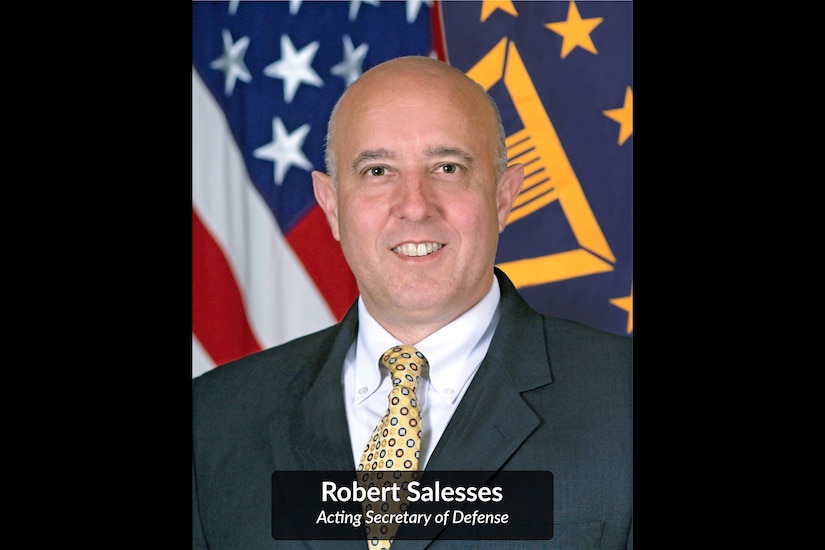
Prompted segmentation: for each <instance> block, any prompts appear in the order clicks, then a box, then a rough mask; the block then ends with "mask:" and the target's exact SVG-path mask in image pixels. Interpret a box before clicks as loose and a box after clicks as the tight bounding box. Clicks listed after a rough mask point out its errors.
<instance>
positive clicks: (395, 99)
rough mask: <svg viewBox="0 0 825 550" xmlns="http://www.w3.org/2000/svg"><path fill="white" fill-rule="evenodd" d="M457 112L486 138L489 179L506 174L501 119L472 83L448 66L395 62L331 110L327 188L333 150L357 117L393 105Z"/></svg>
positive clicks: (334, 170) (373, 72)
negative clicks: (439, 107) (490, 166)
mask: <svg viewBox="0 0 825 550" xmlns="http://www.w3.org/2000/svg"><path fill="white" fill-rule="evenodd" d="M444 102H447V103H449V104H450V105H451V108H452V109H454V110H455V111H463V112H464V114H465V117H466V119H467V120H472V121H473V123H474V124H477V125H478V131H479V132H480V133H481V134H482V135H485V136H489V138H488V139H489V140H490V147H492V148H493V149H492V150H493V153H492V157H493V158H494V159H495V167H494V170H495V174H496V179H498V178H499V177H500V176H501V175H502V174H503V173H504V171H505V169H506V168H507V148H506V145H505V143H504V137H505V136H504V128H503V126H502V123H501V115H500V114H499V111H498V107H497V106H496V104H495V102H494V101H493V99H492V98H491V97H490V95H489V94H488V93H487V91H486V90H484V88H482V87H481V86H480V85H479V84H478V83H477V82H475V81H474V80H472V79H471V78H469V77H468V76H467V75H466V74H464V73H463V72H461V71H460V70H458V69H456V68H455V67H452V66H451V65H449V64H447V63H444V62H442V61H439V60H437V59H433V58H430V57H424V56H407V57H398V58H394V59H390V60H389V61H385V62H384V63H381V64H379V65H376V66H375V67H373V68H372V69H370V70H368V71H367V72H365V73H364V74H363V75H361V77H360V78H358V80H356V81H355V82H354V83H353V84H352V85H351V86H350V87H349V88H348V89H347V90H346V91H345V92H344V94H343V95H342V96H341V98H340V99H339V100H338V103H336V105H335V108H334V109H333V110H332V115H331V116H330V120H329V125H328V127H327V140H326V149H325V155H324V160H325V162H326V166H327V172H328V173H329V175H330V176H331V177H332V180H333V182H335V181H336V180H337V174H338V171H339V170H341V169H346V167H339V166H338V161H339V158H338V155H337V144H338V142H339V140H343V139H346V132H347V128H348V127H350V125H351V124H352V123H354V122H355V121H357V120H358V116H359V112H361V111H363V110H365V109H370V110H380V109H386V110H387V113H388V115H390V114H391V112H392V109H393V108H395V107H397V106H399V105H409V104H415V105H421V106H427V105H428V104H443V103H444Z"/></svg>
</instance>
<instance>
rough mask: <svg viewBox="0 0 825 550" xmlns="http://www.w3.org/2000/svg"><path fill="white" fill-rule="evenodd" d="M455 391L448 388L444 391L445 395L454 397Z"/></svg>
mask: <svg viewBox="0 0 825 550" xmlns="http://www.w3.org/2000/svg"><path fill="white" fill-rule="evenodd" d="M454 393H455V390H454V389H453V388H447V389H445V390H444V395H453V394H454Z"/></svg>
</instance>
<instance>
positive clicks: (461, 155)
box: [427, 147, 475, 166]
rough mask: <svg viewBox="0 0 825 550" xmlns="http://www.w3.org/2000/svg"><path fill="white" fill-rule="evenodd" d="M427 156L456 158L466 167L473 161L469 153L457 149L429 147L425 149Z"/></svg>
mask: <svg viewBox="0 0 825 550" xmlns="http://www.w3.org/2000/svg"><path fill="white" fill-rule="evenodd" d="M427 156H428V157H450V158H457V159H459V160H461V161H462V162H463V163H464V164H466V165H468V166H470V165H472V164H473V162H474V161H475V159H474V158H473V156H472V155H470V153H468V152H467V151H465V150H463V149H459V148H457V147H429V148H427Z"/></svg>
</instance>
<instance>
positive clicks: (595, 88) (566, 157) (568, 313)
mask: <svg viewBox="0 0 825 550" xmlns="http://www.w3.org/2000/svg"><path fill="white" fill-rule="evenodd" d="M439 7H440V10H441V20H442V22H443V32H444V40H445V44H446V57H447V61H448V62H449V63H450V64H451V65H453V66H455V67H457V68H459V69H461V70H463V71H465V72H466V73H468V74H469V75H470V76H471V77H472V78H473V79H475V80H476V81H477V82H479V83H480V84H481V85H482V86H484V87H485V88H486V89H488V91H489V92H490V94H491V95H492V96H493V97H494V99H495V100H496V102H497V103H498V105H499V108H500V110H501V114H502V119H503V123H504V127H505V131H506V134H507V147H508V153H509V159H510V162H511V163H516V162H518V163H522V164H523V165H524V167H525V170H524V171H525V183H524V187H523V189H522V192H521V193H520V195H519V197H518V199H517V200H516V204H515V207H514V209H513V212H512V214H511V216H510V219H509V220H508V225H507V227H506V229H505V230H504V233H503V234H502V236H501V241H500V245H499V250H498V255H497V258H496V260H497V264H498V266H499V267H500V268H502V269H503V270H504V271H505V272H506V273H507V274H508V275H509V276H510V277H511V278H512V279H513V282H514V283H515V284H516V286H517V287H519V288H520V290H521V292H522V295H524V297H525V298H526V299H527V301H528V302H530V304H531V305H532V306H533V307H534V308H536V309H538V310H539V311H541V312H543V313H546V314H549V315H553V316H557V317H565V318H569V319H574V320H577V321H580V322H582V323H585V324H588V325H590V326H593V327H597V328H601V329H603V330H607V331H610V332H614V333H616V334H632V332H633V307H632V296H633V138H632V135H633V50H632V45H633V40H632V38H633V3H632V2H622V1H611V2H590V1H588V2H578V3H576V2H545V1H541V2H510V1H509V0H496V1H492V0H487V1H480V2H450V1H447V2H440V3H439Z"/></svg>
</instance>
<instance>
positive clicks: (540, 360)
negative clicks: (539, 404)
mask: <svg viewBox="0 0 825 550" xmlns="http://www.w3.org/2000/svg"><path fill="white" fill-rule="evenodd" d="M497 272H498V270H497ZM498 273H499V274H500V275H499V282H500V286H501V295H502V315H501V319H500V321H499V324H498V327H497V328H496V333H495V335H494V336H493V340H492V342H491V343H490V349H489V350H488V352H487V355H486V357H485V358H484V360H483V361H482V363H481V366H480V367H479V369H478V372H477V373H476V375H475V377H474V378H473V381H472V383H471V384H470V387H469V388H468V389H467V393H466V394H465V395H464V397H463V398H462V400H461V403H460V404H459V406H458V408H457V409H456V412H455V414H454V415H453V418H452V419H451V420H450V423H449V424H448V425H447V429H446V430H445V432H444V435H443V436H442V437H441V440H440V441H439V443H438V446H437V447H436V449H435V450H434V451H433V455H432V457H431V459H430V461H429V463H428V464H427V469H428V470H476V471H491V472H492V471H496V470H498V469H499V468H501V467H502V466H503V465H504V463H505V462H506V461H507V459H509V458H510V456H511V455H512V454H513V453H514V452H515V451H516V449H518V447H519V446H520V445H521V444H522V443H523V442H524V440H525V439H527V437H528V436H529V435H530V434H531V433H532V432H533V430H535V429H536V427H537V426H538V425H539V418H538V417H537V416H536V414H535V413H534V412H533V410H532V409H531V408H530V407H529V406H528V405H527V403H526V402H525V401H524V399H523V398H522V396H521V394H522V393H523V392H526V391H530V390H533V389H535V388H538V387H541V386H544V385H546V384H549V383H551V382H552V376H551V373H550V365H549V362H548V359H547V349H546V344H545V341H544V324H543V321H542V319H541V316H540V315H539V314H537V313H536V312H535V311H533V310H532V309H531V308H530V307H529V306H528V305H527V303H526V302H524V300H523V299H522V298H521V297H520V296H519V295H518V294H517V292H516V290H515V287H514V286H513V285H512V283H511V282H510V280H509V279H507V277H506V276H505V275H504V274H503V273H501V272H498ZM525 366H529V368H525Z"/></svg>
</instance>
